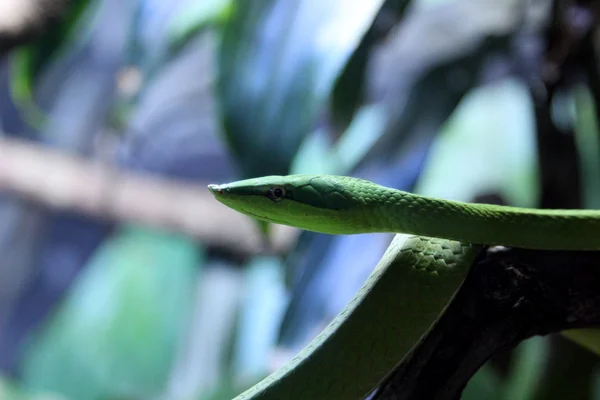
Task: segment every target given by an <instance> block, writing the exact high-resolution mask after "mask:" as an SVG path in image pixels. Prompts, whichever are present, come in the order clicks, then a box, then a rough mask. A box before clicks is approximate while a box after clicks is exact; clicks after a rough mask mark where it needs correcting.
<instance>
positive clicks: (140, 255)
mask: <svg viewBox="0 0 600 400" xmlns="http://www.w3.org/2000/svg"><path fill="white" fill-rule="evenodd" d="M198 262H199V253H198V251H197V248H196V245H195V243H194V242H193V241H191V240H190V239H187V238H184V237H180V236H177V235H170V234H162V233H155V232H152V231H147V230H142V229H136V228H129V229H125V230H123V231H121V232H120V233H118V234H117V235H116V236H115V237H113V238H112V239H111V240H108V241H107V242H105V243H104V245H103V247H102V248H101V249H99V251H98V252H97V253H96V254H95V256H94V257H93V258H92V260H91V261H90V263H89V265H88V266H87V268H86V271H85V272H84V273H82V274H81V276H80V280H79V282H78V283H77V285H76V286H75V288H74V290H73V291H72V292H71V293H70V296H69V298H68V299H67V300H66V303H65V304H64V307H63V308H62V309H61V310H60V311H59V312H58V314H57V315H56V317H55V318H54V319H53V320H52V321H51V323H50V324H49V326H48V327H47V329H45V330H44V331H43V332H42V333H41V335H40V336H39V337H38V338H37V340H35V341H34V342H33V343H32V345H31V346H30V348H29V350H28V352H27V355H26V357H25V359H24V367H23V381H24V384H25V385H26V386H27V387H28V388H30V389H34V390H52V391H56V392H59V393H62V394H65V395H67V396H69V397H71V398H73V399H86V400H87V399H89V400H94V399H98V400H100V399H106V398H111V397H112V398H116V397H118V396H121V397H123V396H125V397H130V398H151V397H153V396H156V395H157V394H158V393H160V391H161V390H162V389H163V386H164V384H165V381H166V378H167V374H168V372H169V369H170V366H171V363H172V361H173V356H174V350H175V346H176V345H177V343H178V342H179V340H180V339H181V330H182V328H184V327H185V326H184V325H183V324H184V322H185V320H186V318H187V317H188V314H189V305H190V303H191V298H192V297H191V296H192V292H193V285H194V279H193V278H194V276H195V271H196V266H197V264H198Z"/></svg>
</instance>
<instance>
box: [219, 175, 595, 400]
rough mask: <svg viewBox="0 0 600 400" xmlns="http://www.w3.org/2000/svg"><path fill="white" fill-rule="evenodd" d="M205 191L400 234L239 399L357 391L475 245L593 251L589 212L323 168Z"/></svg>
mask: <svg viewBox="0 0 600 400" xmlns="http://www.w3.org/2000/svg"><path fill="white" fill-rule="evenodd" d="M209 189H210V191H211V192H212V193H213V194H214V195H215V197H216V198H217V200H219V201H221V202H222V203H224V204H225V205H227V206H229V207H231V208H233V209H235V210H237V211H239V212H242V213H244V214H246V215H249V216H252V217H254V218H257V219H260V220H263V221H268V222H274V223H280V224H285V225H290V226H296V227H299V228H302V229H307V230H312V231H316V232H323V233H329V234H354V233H367V232H393V233H400V234H399V235H397V236H396V237H395V239H394V240H393V242H392V244H391V245H390V247H389V248H388V250H387V251H386V253H385V255H384V256H383V257H382V259H381V261H380V262H379V264H378V265H377V267H376V268H375V269H374V271H373V272H372V274H371V275H370V276H369V278H368V279H367V281H366V282H365V283H364V285H363V286H362V287H361V289H360V290H359V291H358V292H357V294H356V295H355V297H354V298H353V299H352V301H351V302H350V303H349V304H348V305H347V307H346V308H345V309H344V310H343V311H342V312H341V313H340V314H339V315H338V316H337V317H336V318H335V319H334V320H333V321H332V322H331V323H330V324H329V325H328V326H327V327H326V328H325V329H324V330H323V332H321V334H320V335H319V336H317V337H316V338H315V339H314V340H313V341H312V342H311V343H310V344H309V345H308V346H307V347H306V348H305V349H303V350H302V352H300V354H298V355H297V356H296V357H295V358H294V359H293V360H292V361H291V362H290V363H289V364H288V365H286V366H285V367H283V368H281V369H280V370H278V371H276V372H275V373H273V374H272V375H270V376H268V377H267V378H265V379H264V380H263V381H261V382H260V383H258V384H257V385H255V386H254V387H252V388H250V389H249V390H248V391H246V392H244V393H242V394H241V395H240V396H238V398H237V399H238V400H242V399H245V400H248V399H252V400H258V399H261V400H271V399H273V400H275V399H282V400H283V399H286V400H296V399H298V400H300V399H333V400H336V399H340V400H341V399H349V400H353V399H362V398H364V397H365V396H367V395H368V394H369V393H370V392H371V391H372V390H373V389H374V388H375V387H376V386H377V385H378V384H379V383H380V382H381V381H382V380H384V379H385V378H386V376H387V375H388V374H389V373H390V372H391V371H392V370H393V368H394V367H395V366H396V365H397V364H398V363H399V362H401V361H402V359H403V358H405V357H406V356H407V354H409V353H410V350H411V349H412V348H413V347H414V346H415V345H416V344H417V343H418V342H419V340H420V339H421V338H422V337H423V335H425V334H426V333H427V331H428V330H429V329H430V328H431V327H432V325H433V324H434V323H435V321H436V320H437V319H438V318H439V316H440V314H441V313H442V312H443V310H444V308H445V307H446V305H447V304H448V302H449V301H450V299H451V298H452V296H453V295H454V293H455V292H456V291H457V289H458V288H459V287H460V284H461V283H462V281H463V279H464V277H465V276H466V273H467V272H468V270H469V268H470V267H471V265H472V264H473V262H474V260H475V258H476V256H477V254H478V253H479V251H480V249H481V248H482V245H504V246H511V247H520V248H529V249H543V250H599V249H600V235H597V232H598V231H599V229H600V211H595V210H538V209H525V208H517V207H507V206H496V205H485V204H469V203H462V202H456V201H449V200H441V199H435V198H430V197H425V196H419V195H415V194H411V193H407V192H403V191H399V190H396V189H392V188H387V187H384V186H380V185H377V184H375V183H373V182H369V181H365V180H362V179H357V178H351V177H343V176H330V175H290V176H269V177H263V178H254V179H248V180H243V181H238V182H233V183H230V184H225V185H209Z"/></svg>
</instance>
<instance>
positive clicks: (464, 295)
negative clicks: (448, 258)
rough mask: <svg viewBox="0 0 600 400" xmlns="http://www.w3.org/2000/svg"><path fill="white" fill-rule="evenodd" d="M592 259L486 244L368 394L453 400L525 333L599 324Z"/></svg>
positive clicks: (598, 271)
mask: <svg viewBox="0 0 600 400" xmlns="http://www.w3.org/2000/svg"><path fill="white" fill-rule="evenodd" d="M598 265H600V252H562V251H561V252H559V251H554V252H552V251H531V250H522V249H502V248H495V249H490V250H488V251H487V252H485V253H484V254H483V255H482V257H481V258H480V260H479V261H478V262H477V264H476V265H475V266H474V268H473V269H472V271H471V272H470V274H469V276H468V277H467V279H466V280H465V282H464V284H463V286H462V287H461V289H460V290H459V291H458V293H457V295H456V297H455V299H454V300H453V301H452V303H451V304H450V306H449V308H448V309H447V311H446V312H445V313H444V315H443V316H442V317H441V318H440V320H439V321H438V323H437V324H436V326H434V328H433V329H432V330H431V332H430V333H429V334H428V335H427V337H426V338H425V339H424V341H423V343H421V345H419V346H418V347H417V348H416V350H415V351H414V353H413V354H412V355H411V356H410V358H409V360H407V361H406V362H404V363H402V365H401V366H400V367H399V368H398V369H397V370H396V371H395V372H394V373H393V374H392V376H391V377H390V379H389V380H388V382H386V384H385V385H383V387H382V389H381V390H380V392H379V393H378V394H377V395H376V396H375V399H377V400H382V399H386V400H390V399H438V400H445V399H447V400H451V399H458V398H460V394H461V392H462V390H463V388H464V387H465V385H466V384H467V382H468V381H469V379H470V378H471V376H472V375H473V374H474V373H475V372H476V371H477V369H478V368H479V367H481V366H482V365H483V364H484V363H485V362H486V361H487V360H488V359H489V358H490V357H491V356H493V355H494V354H495V353H497V352H499V351H502V350H506V349H510V348H512V347H514V346H515V345H517V344H518V343H519V342H521V341H522V340H524V339H527V338H529V337H531V336H535V335H547V334H550V333H556V332H560V331H562V330H566V329H573V328H592V327H598V326H600V291H598V287H600V268H598Z"/></svg>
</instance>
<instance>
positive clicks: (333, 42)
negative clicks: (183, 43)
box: [218, 0, 383, 176]
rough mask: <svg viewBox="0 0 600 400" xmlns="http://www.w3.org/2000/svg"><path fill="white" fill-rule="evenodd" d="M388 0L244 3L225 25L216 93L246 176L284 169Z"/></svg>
mask: <svg viewBox="0 0 600 400" xmlns="http://www.w3.org/2000/svg"><path fill="white" fill-rule="evenodd" d="M382 3H383V0H374V1H365V2H346V1H341V0H338V1H319V0H278V1H277V0H271V1H262V2H251V1H240V2H236V3H235V4H234V9H233V11H232V16H231V18H230V20H229V21H228V23H227V24H226V26H225V31H224V34H223V41H222V45H221V50H220V60H219V65H220V77H219V82H218V93H219V96H220V100H221V112H222V117H223V124H224V128H225V132H226V136H227V139H228V142H229V145H230V147H231V150H232V152H233V154H234V155H235V157H236V158H237V161H238V166H239V167H240V168H239V170H240V171H241V172H242V173H243V174H244V175H245V176H256V175H270V174H286V173H288V172H289V169H290V163H291V162H292V159H293V157H294V155H295V153H296V151H297V149H298V146H299V145H300V143H301V142H302V140H303V138H304V137H305V136H306V135H307V134H308V132H310V131H311V130H312V129H314V127H315V124H316V122H317V119H318V117H319V112H320V111H321V110H322V107H323V106H324V104H325V101H326V99H327V98H328V96H329V95H330V92H331V90H332V87H333V85H334V82H335V80H336V78H337V76H338V75H339V73H340V72H341V70H342V68H343V67H344V65H345V63H346V62H347V60H348V58H349V57H350V56H351V55H352V53H353V51H354V50H355V49H356V47H357V46H358V45H359V43H360V41H361V39H362V37H363V35H364V33H365V32H366V31H367V29H368V28H369V26H370V25H371V23H372V21H373V18H375V16H376V14H377V12H378V11H379V8H380V7H381V5H382Z"/></svg>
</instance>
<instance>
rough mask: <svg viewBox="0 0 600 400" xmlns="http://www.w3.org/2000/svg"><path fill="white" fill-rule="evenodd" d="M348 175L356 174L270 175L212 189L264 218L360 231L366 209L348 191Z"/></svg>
mask: <svg viewBox="0 0 600 400" xmlns="http://www.w3.org/2000/svg"><path fill="white" fill-rule="evenodd" d="M348 179H355V178H347V177H333V176H329V175H328V176H324V175H289V176H267V177H262V178H253V179H246V180H242V181H237V182H233V183H228V184H223V185H208V189H209V190H210V191H211V193H212V194H213V195H214V196H215V198H216V199H217V200H218V201H220V202H221V203H223V204H225V205H226V206H228V207H230V208H232V209H234V210H236V211H238V212H241V213H243V214H246V215H249V216H251V217H253V218H257V219H259V220H262V221H267V222H272V223H276V224H283V225H289V226H294V227H298V228H301V229H306V230H310V231H315V232H321V233H329V234H344V233H358V232H357V231H360V230H361V220H362V218H361V216H362V215H363V213H362V212H360V210H359V208H360V207H358V205H359V204H357V202H356V199H355V198H354V197H353V196H352V195H350V194H349V192H348V191H347V188H348V182H347V180H348ZM355 180H356V181H360V180H358V179H355ZM350 183H351V182H350ZM363 229H364V227H363Z"/></svg>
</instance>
